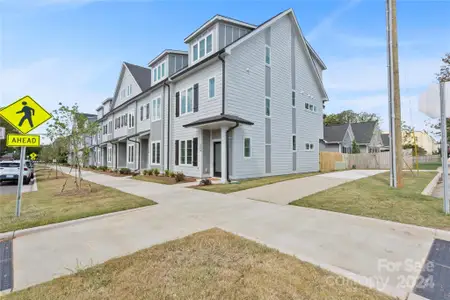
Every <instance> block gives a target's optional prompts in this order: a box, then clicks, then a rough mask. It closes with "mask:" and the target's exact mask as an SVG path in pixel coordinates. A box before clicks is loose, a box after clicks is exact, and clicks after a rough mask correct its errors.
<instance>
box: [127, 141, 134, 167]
mask: <svg viewBox="0 0 450 300" xmlns="http://www.w3.org/2000/svg"><path fill="white" fill-rule="evenodd" d="M130 153H132V155H130ZM134 155H135V151H134V145H128V152H127V162H128V163H129V164H132V163H134V160H135V159H134ZM130 156H131V157H132V158H133V160H130Z"/></svg>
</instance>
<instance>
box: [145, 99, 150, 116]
mask: <svg viewBox="0 0 450 300" xmlns="http://www.w3.org/2000/svg"><path fill="white" fill-rule="evenodd" d="M145 118H146V119H147V120H148V118H150V103H147V105H145Z"/></svg>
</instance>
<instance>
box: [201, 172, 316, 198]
mask: <svg viewBox="0 0 450 300" xmlns="http://www.w3.org/2000/svg"><path fill="white" fill-rule="evenodd" d="M319 174H321V173H319V172H314V173H302V174H287V175H279V176H270V177H261V178H252V179H244V180H241V181H239V183H231V184H213V185H206V186H196V187H195V188H196V189H199V190H204V191H209V192H215V193H222V194H229V193H234V192H239V191H243V190H247V189H251V188H255V187H259V186H263V185H268V184H273V183H277V182H281V181H286V180H291V179H297V178H303V177H309V176H314V175H319Z"/></svg>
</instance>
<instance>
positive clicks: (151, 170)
mask: <svg viewBox="0 0 450 300" xmlns="http://www.w3.org/2000/svg"><path fill="white" fill-rule="evenodd" d="M153 171H154V170H153V168H152V169H150V170H147V175H150V176H151V175H153Z"/></svg>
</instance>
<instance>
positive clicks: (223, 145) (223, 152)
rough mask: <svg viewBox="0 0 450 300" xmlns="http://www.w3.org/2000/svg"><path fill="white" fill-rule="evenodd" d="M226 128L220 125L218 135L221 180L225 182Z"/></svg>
mask: <svg viewBox="0 0 450 300" xmlns="http://www.w3.org/2000/svg"><path fill="white" fill-rule="evenodd" d="M227 129H228V127H225V126H222V127H221V128H220V136H221V143H220V145H221V151H220V152H221V163H222V167H221V171H222V177H221V180H220V181H221V182H222V183H227Z"/></svg>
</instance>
